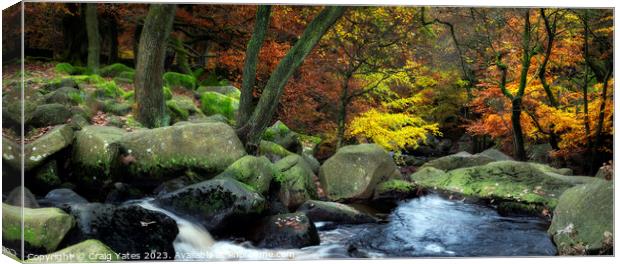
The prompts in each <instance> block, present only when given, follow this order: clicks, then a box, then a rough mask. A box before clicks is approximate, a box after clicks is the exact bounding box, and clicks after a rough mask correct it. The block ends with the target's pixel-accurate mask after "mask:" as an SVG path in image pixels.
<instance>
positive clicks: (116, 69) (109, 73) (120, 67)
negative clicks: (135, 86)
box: [99, 63, 135, 77]
mask: <svg viewBox="0 0 620 264" xmlns="http://www.w3.org/2000/svg"><path fill="white" fill-rule="evenodd" d="M123 72H135V70H134V69H132V68H131V67H129V66H127V65H125V64H122V63H114V64H110V65H108V66H105V67H103V68H101V69H99V74H100V75H101V76H103V77H117V76H119V75H120V74H121V73H123Z"/></svg>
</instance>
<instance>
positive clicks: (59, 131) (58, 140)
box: [24, 125, 73, 171]
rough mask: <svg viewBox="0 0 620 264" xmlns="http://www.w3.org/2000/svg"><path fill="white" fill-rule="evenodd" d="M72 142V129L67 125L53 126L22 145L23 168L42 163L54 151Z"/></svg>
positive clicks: (31, 167)
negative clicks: (42, 134) (30, 141)
mask: <svg viewBox="0 0 620 264" xmlns="http://www.w3.org/2000/svg"><path fill="white" fill-rule="evenodd" d="M72 142H73V129H72V128H71V127H70V126H68V125H60V126H57V127H54V128H53V129H52V130H51V131H49V132H47V133H46V134H45V135H44V136H42V137H40V138H38V139H36V140H35V141H34V142H32V143H29V144H26V145H25V146H24V152H25V158H24V169H25V170H26V171H30V170H31V169H33V168H35V167H37V166H39V165H41V164H43V163H44V162H45V161H46V159H47V158H48V157H50V156H52V155H53V154H55V153H56V152H58V151H60V150H62V149H64V148H66V147H68V146H70V145H71V143H72Z"/></svg>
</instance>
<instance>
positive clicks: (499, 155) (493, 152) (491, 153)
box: [480, 148, 514, 161]
mask: <svg viewBox="0 0 620 264" xmlns="http://www.w3.org/2000/svg"><path fill="white" fill-rule="evenodd" d="M480 155H484V156H487V157H489V158H492V159H493V160H495V161H500V160H514V159H513V158H512V157H511V156H508V155H506V154H505V153H504V152H501V151H500V150H498V149H494V148H490V149H487V150H485V151H483V152H480Z"/></svg>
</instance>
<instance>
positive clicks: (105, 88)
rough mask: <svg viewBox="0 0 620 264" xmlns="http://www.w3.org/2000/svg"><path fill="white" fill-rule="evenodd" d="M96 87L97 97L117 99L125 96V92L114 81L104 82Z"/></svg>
mask: <svg viewBox="0 0 620 264" xmlns="http://www.w3.org/2000/svg"><path fill="white" fill-rule="evenodd" d="M96 87H97V91H96V95H97V96H98V97H109V98H117V97H124V96H125V90H123V89H122V88H120V87H118V86H117V85H116V82H114V81H104V82H102V83H99V84H96Z"/></svg>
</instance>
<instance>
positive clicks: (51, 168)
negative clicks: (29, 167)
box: [27, 160, 62, 192]
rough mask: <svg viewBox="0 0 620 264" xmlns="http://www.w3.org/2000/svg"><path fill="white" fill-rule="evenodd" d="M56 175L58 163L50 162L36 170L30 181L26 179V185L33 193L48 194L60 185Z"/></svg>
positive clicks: (58, 177)
mask: <svg viewBox="0 0 620 264" xmlns="http://www.w3.org/2000/svg"><path fill="white" fill-rule="evenodd" d="M58 174H59V172H58V162H57V161H56V160H50V161H48V162H46V163H45V164H43V165H41V166H40V167H39V168H38V169H37V170H36V172H35V174H34V177H33V178H32V179H30V178H27V181H28V180H29V182H28V185H29V186H32V187H33V190H35V191H40V192H48V191H49V190H52V189H54V188H57V187H58V186H60V184H61V183H62V180H61V179H60V176H59V175H58Z"/></svg>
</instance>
